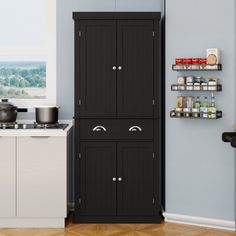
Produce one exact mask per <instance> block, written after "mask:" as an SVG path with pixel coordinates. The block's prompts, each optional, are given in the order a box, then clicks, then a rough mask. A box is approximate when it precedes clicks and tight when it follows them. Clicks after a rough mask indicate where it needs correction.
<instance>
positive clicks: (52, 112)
mask: <svg viewBox="0 0 236 236" xmlns="http://www.w3.org/2000/svg"><path fill="white" fill-rule="evenodd" d="M59 109H60V107H58V106H35V118H36V122H37V123H38V124H55V123H57V122H58V110H59Z"/></svg>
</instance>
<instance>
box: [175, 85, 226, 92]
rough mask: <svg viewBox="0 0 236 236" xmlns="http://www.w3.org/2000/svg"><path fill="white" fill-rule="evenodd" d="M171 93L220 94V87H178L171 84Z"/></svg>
mask: <svg viewBox="0 0 236 236" xmlns="http://www.w3.org/2000/svg"><path fill="white" fill-rule="evenodd" d="M198 88H199V89H198ZM171 91H194V92H221V91H222V85H221V84H217V85H196V86H194V85H186V84H183V85H180V84H172V85H171Z"/></svg>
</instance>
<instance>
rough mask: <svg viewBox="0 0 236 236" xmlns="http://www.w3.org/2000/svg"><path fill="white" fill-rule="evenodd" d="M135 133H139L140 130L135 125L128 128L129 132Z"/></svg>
mask: <svg viewBox="0 0 236 236" xmlns="http://www.w3.org/2000/svg"><path fill="white" fill-rule="evenodd" d="M137 131H139V132H141V131H142V128H141V127H139V126H136V125H135V126H132V127H130V128H129V132H137Z"/></svg>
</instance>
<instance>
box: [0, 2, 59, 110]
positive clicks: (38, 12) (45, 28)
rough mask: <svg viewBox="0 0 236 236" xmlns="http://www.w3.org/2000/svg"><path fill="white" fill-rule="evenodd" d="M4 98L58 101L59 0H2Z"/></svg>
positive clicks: (0, 85)
mask: <svg viewBox="0 0 236 236" xmlns="http://www.w3.org/2000/svg"><path fill="white" fill-rule="evenodd" d="M0 5H1V8H0V28H1V37H0V98H8V99H9V100H10V101H11V102H13V103H14V104H16V105H17V106H19V107H33V106H34V105H42V104H55V103H56V0H20V1H19V0H7V1H6V0H0Z"/></svg>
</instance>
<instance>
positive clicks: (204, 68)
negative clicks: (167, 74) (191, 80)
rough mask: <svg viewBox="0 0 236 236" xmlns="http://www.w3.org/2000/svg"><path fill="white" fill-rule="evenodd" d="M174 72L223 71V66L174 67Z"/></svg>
mask: <svg viewBox="0 0 236 236" xmlns="http://www.w3.org/2000/svg"><path fill="white" fill-rule="evenodd" d="M172 70H173V71H222V64H216V65H208V64H202V65H176V64H174V65H172Z"/></svg>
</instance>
